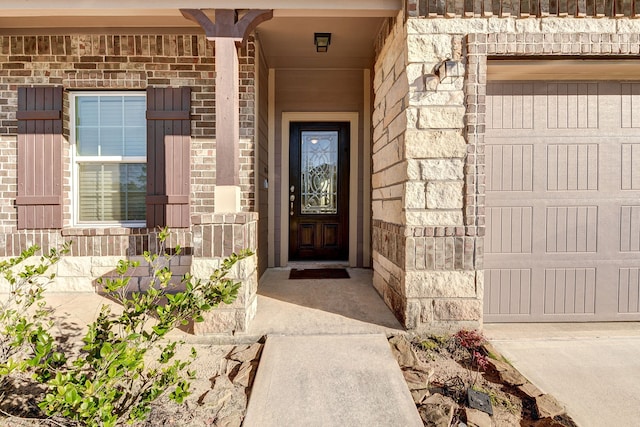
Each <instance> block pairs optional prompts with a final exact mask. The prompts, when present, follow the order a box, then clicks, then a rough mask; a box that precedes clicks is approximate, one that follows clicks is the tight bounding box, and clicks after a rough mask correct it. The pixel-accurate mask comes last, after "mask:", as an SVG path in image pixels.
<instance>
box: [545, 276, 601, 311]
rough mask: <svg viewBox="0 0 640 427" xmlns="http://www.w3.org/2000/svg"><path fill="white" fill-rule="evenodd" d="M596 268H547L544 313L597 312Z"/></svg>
mask: <svg viewBox="0 0 640 427" xmlns="http://www.w3.org/2000/svg"><path fill="white" fill-rule="evenodd" d="M595 297H596V269H595V268H553V269H546V270H545V277H544V314H575V313H577V314H585V313H595Z"/></svg>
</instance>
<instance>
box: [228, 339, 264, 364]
mask: <svg viewBox="0 0 640 427" xmlns="http://www.w3.org/2000/svg"><path fill="white" fill-rule="evenodd" d="M261 352H262V344H260V343H255V344H251V345H243V346H238V347H236V348H234V349H233V351H232V352H231V354H229V356H228V359H230V360H235V361H237V362H240V363H244V362H251V361H252V360H256V359H258V358H259V357H260V353H261Z"/></svg>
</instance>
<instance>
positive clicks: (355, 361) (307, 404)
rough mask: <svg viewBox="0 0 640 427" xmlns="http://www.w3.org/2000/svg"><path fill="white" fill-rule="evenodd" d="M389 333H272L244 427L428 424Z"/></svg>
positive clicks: (383, 426)
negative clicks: (414, 399)
mask: <svg viewBox="0 0 640 427" xmlns="http://www.w3.org/2000/svg"><path fill="white" fill-rule="evenodd" d="M422 425H423V424H422V421H421V419H420V415H419V414H418V411H417V410H416V407H415V405H414V403H413V399H412V398H411V394H410V393H409V389H408V388H407V385H406V383H405V381H404V378H403V376H402V372H401V371H400V367H399V366H398V364H397V362H396V360H395V359H394V357H393V355H392V353H391V349H390V347H389V344H388V342H387V339H386V337H385V336H384V335H383V334H371V335H311V336H309V335H308V336H268V337H267V341H266V344H265V347H264V350H263V352H262V357H261V359H260V366H259V368H258V372H257V374H256V379H255V382H254V384H253V389H252V391H251V397H250V399H249V406H248V408H247V415H246V418H245V421H244V424H243V426H244V427H286V426H296V427H298V426H305V427H313V426H318V427H320V426H322V427H331V426H340V427H351V426H363V427H364V426H367V427H372V426H376V427H385V426H393V427H396V426H403V427H413V426H416V427H421V426H422Z"/></svg>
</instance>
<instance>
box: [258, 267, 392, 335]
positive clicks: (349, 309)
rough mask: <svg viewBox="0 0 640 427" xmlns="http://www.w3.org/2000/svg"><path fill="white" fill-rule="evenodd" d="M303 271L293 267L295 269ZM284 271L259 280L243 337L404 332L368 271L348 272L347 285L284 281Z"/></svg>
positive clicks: (341, 281) (331, 281) (330, 281)
mask: <svg viewBox="0 0 640 427" xmlns="http://www.w3.org/2000/svg"><path fill="white" fill-rule="evenodd" d="M304 267H305V266H304V265H302V266H298V265H294V268H304ZM309 268H311V266H309ZM289 271H290V269H289V268H271V269H268V270H267V271H266V272H265V273H264V275H263V276H262V278H261V279H260V284H259V285H258V312H257V314H256V317H255V319H254V320H253V322H252V323H251V325H250V326H249V330H248V331H247V335H254V336H255V335H259V336H261V335H267V334H277V335H323V334H366V333H380V332H383V333H389V332H400V331H403V330H404V329H403V327H402V325H401V324H400V322H398V320H397V319H396V318H395V316H394V315H393V313H392V312H391V310H389V308H388V307H387V306H386V305H385V303H384V301H382V298H381V297H380V295H378V292H377V291H376V290H375V289H374V287H373V284H372V280H373V279H372V277H373V272H372V270H368V269H362V268H348V269H347V271H348V272H349V276H350V278H349V279H315V280H289Z"/></svg>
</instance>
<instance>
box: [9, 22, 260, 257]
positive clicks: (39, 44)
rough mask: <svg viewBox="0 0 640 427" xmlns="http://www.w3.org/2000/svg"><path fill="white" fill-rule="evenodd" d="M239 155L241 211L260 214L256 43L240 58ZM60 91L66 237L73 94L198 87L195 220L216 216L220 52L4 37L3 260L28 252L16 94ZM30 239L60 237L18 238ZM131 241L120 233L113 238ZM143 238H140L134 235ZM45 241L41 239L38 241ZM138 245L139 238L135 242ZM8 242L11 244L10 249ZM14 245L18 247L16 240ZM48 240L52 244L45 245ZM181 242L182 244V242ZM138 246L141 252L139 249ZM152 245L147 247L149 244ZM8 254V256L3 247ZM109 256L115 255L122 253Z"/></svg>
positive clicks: (163, 42) (83, 38)
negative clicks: (20, 213) (20, 217)
mask: <svg viewBox="0 0 640 427" xmlns="http://www.w3.org/2000/svg"><path fill="white" fill-rule="evenodd" d="M239 56H240V126H241V129H240V138H241V143H240V150H241V176H240V178H241V186H242V210H243V211H245V212H248V211H253V210H254V204H255V203H254V202H255V199H254V161H253V155H254V120H255V111H254V109H255V90H254V88H255V87H254V83H255V82H254V80H255V72H254V44H253V40H252V39H251V40H249V42H248V43H247V45H246V46H245V47H243V48H242V49H241V50H240V52H239ZM24 85H62V86H63V87H64V89H65V90H66V92H65V103H64V112H63V114H64V120H63V121H64V129H65V130H64V133H65V136H66V137H65V146H64V154H63V156H64V162H65V163H64V193H63V194H64V198H65V214H64V223H65V229H66V231H65V234H67V235H69V234H71V235H86V234H93V233H91V232H89V231H88V230H78V229H74V230H70V227H71V226H72V224H71V220H72V212H71V208H70V201H71V195H72V187H71V166H72V165H71V162H70V146H69V142H68V135H69V124H70V118H69V100H68V91H72V90H79V89H92V90H101V89H114V90H126V89H140V90H142V89H145V88H146V87H147V86H156V87H166V86H174V87H177V86H190V87H191V88H192V100H191V114H192V129H191V135H192V143H191V155H192V161H191V199H192V206H191V214H192V215H202V214H211V213H213V207H214V188H215V179H216V172H215V61H214V46H213V45H212V44H211V43H210V42H208V41H207V40H206V38H205V37H204V36H203V35H195V34H185V35H176V34H164V35H163V34H158V35H104V34H92V35H50V36H49V35H40V36H24V35H20V36H0V256H3V255H12V254H15V253H16V250H17V249H19V248H22V246H23V245H22V244H20V243H19V239H20V238H19V237H18V235H15V236H12V235H11V234H12V233H15V232H16V219H17V218H16V208H15V206H14V200H15V197H16V191H17V184H16V166H15V163H16V132H17V121H16V119H15V117H16V109H17V87H18V86H24ZM20 233H24V234H27V235H30V236H32V238H25V239H26V240H25V243H28V242H27V241H30V240H33V238H35V237H33V236H36V235H41V234H47V235H50V236H51V237H53V236H54V235H57V236H59V235H60V233H58V232H53V233H48V232H20ZM121 233H125V234H129V231H128V230H127V229H123V230H120V229H116V230H112V231H111V232H109V231H107V234H111V235H119V234H121ZM134 233H135V234H139V233H140V231H136V232H134ZM37 239H38V240H41V238H40V237H38V238H37ZM83 239H84V238H83ZM136 239H138V240H139V238H134V240H136ZM8 240H10V241H11V243H8ZM14 240H15V241H14ZM45 240H49V238H47V239H45ZM181 240H182V239H181ZM133 246H138V245H136V244H134V245H133ZM145 246H146V245H145ZM3 247H5V249H4V250H3V249H2V248H3ZM108 252H110V253H113V254H117V253H116V252H122V250H118V249H115V248H114V249H113V250H111V249H110V250H109V251H108Z"/></svg>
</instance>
